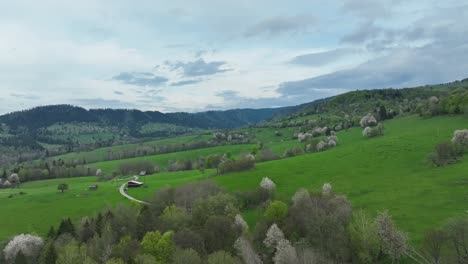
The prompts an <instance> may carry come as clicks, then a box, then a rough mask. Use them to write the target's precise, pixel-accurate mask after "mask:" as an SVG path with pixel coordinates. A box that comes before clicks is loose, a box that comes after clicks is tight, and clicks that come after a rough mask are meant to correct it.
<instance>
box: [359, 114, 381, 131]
mask: <svg viewBox="0 0 468 264" xmlns="http://www.w3.org/2000/svg"><path fill="white" fill-rule="evenodd" d="M359 125H361V127H362V128H365V127H373V126H376V125H377V119H375V117H374V116H373V115H371V114H367V115H366V116H364V117H363V118H362V119H361V121H359Z"/></svg>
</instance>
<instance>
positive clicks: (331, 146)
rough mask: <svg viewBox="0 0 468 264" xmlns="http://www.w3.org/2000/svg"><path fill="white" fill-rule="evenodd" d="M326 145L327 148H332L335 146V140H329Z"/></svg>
mask: <svg viewBox="0 0 468 264" xmlns="http://www.w3.org/2000/svg"><path fill="white" fill-rule="evenodd" d="M327 145H328V147H329V148H334V147H336V141H335V140H329V141H328V144H327Z"/></svg>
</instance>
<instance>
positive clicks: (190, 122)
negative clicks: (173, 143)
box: [0, 105, 295, 132]
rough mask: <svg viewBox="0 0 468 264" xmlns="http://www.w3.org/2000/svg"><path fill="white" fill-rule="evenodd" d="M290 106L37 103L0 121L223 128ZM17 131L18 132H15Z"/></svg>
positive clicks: (33, 125)
mask: <svg viewBox="0 0 468 264" xmlns="http://www.w3.org/2000/svg"><path fill="white" fill-rule="evenodd" d="M294 109H295V108H294V107H285V108H265V109H233V110H227V111H207V112H199V113H185V112H178V113H166V114H165V113H161V112H158V111H146V112H143V111H140V110H127V109H91V110H86V109H84V108H81V107H76V106H71V105H51V106H40V107H35V108H32V109H29V110H24V111H19V112H13V113H10V114H6V115H3V116H0V123H3V124H6V125H7V126H9V128H10V129H11V130H13V131H16V130H19V129H20V130H22V131H25V130H28V131H30V132H33V131H34V130H36V129H39V128H44V127H48V126H51V125H54V124H58V123H60V124H64V123H101V124H103V125H109V126H116V127H120V126H128V127H135V126H140V125H144V124H147V123H166V124H173V125H178V126H184V127H191V128H204V129H224V128H236V127H241V126H246V125H253V124H256V123H258V122H260V121H263V120H266V119H269V118H271V117H273V116H274V115H276V114H280V113H291V112H292V111H293V110H294ZM18 132H20V131H18Z"/></svg>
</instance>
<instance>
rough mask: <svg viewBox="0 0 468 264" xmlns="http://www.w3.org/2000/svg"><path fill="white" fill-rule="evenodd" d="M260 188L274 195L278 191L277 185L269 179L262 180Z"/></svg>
mask: <svg viewBox="0 0 468 264" xmlns="http://www.w3.org/2000/svg"><path fill="white" fill-rule="evenodd" d="M260 187H261V188H263V189H265V190H267V191H268V192H270V193H273V192H274V191H275V190H276V184H275V183H274V182H273V181H272V180H270V178H268V177H265V178H263V179H262V181H261V182H260Z"/></svg>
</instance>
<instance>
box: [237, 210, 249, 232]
mask: <svg viewBox="0 0 468 264" xmlns="http://www.w3.org/2000/svg"><path fill="white" fill-rule="evenodd" d="M234 225H235V226H237V227H239V228H241V229H242V231H244V232H246V231H247V230H248V229H249V225H248V224H247V222H246V221H245V220H244V218H243V217H242V215H240V214H237V215H236V217H234Z"/></svg>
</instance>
